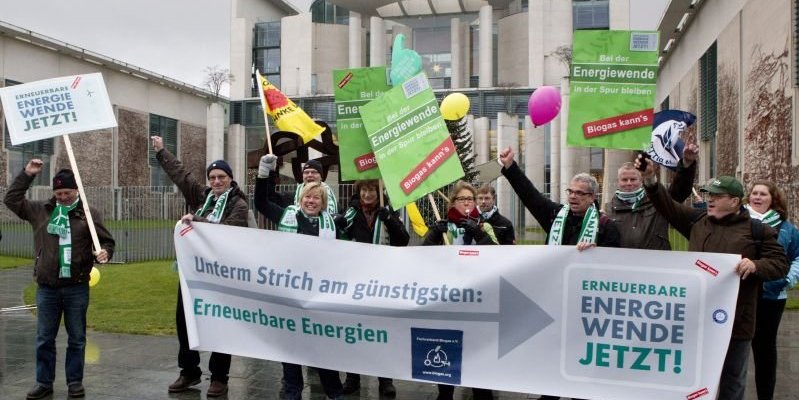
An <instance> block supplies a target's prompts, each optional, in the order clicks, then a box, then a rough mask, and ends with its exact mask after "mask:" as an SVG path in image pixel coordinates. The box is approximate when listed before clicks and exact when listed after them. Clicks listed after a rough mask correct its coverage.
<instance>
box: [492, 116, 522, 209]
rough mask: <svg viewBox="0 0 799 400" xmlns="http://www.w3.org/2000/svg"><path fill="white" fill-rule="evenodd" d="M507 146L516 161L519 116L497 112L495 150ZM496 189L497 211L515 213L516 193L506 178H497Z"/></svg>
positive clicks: (517, 158)
mask: <svg viewBox="0 0 799 400" xmlns="http://www.w3.org/2000/svg"><path fill="white" fill-rule="evenodd" d="M508 146H510V148H511V149H513V152H514V153H515V154H517V157H516V161H517V162H518V160H519V157H518V154H519V117H518V116H516V115H508V114H506V113H504V112H501V113H498V114H497V150H498V151H499V150H501V149H504V148H507V147H508ZM496 189H497V207H499V212H500V213H502V214H504V215H507V216H511V215H516V208H515V203H516V202H515V201H514V200H515V199H516V193H515V192H514V191H513V188H511V187H510V183H508V180H507V179H498V180H497V186H496Z"/></svg>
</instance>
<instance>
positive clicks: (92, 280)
mask: <svg viewBox="0 0 799 400" xmlns="http://www.w3.org/2000/svg"><path fill="white" fill-rule="evenodd" d="M97 282H100V270H99V269H97V267H92V272H90V273H89V287H94V286H95V285H97Z"/></svg>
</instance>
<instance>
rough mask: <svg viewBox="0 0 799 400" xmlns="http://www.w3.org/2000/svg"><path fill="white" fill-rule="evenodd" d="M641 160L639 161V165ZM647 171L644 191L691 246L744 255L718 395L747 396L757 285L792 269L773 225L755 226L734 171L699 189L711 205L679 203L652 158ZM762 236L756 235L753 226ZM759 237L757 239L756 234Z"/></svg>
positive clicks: (726, 396)
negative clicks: (660, 179)
mask: <svg viewBox="0 0 799 400" xmlns="http://www.w3.org/2000/svg"><path fill="white" fill-rule="evenodd" d="M638 162H639V161H636V164H637V163H638ZM645 162H646V163H647V167H646V170H645V171H644V173H643V177H644V187H645V188H646V194H647V196H649V198H650V199H651V200H652V203H654V205H655V209H656V210H658V212H659V213H661V214H662V215H663V216H664V217H665V218H666V220H668V221H669V223H670V224H671V225H672V226H673V227H674V228H675V229H677V230H678V231H679V232H680V233H682V234H683V235H684V236H685V237H687V238H688V250H690V251H703V252H712V253H728V254H740V255H741V261H740V262H738V264H737V265H736V266H735V272H736V273H737V274H738V275H739V276H740V277H741V281H740V286H739V289H738V300H737V305H736V308H735V319H734V320H733V324H732V337H731V338H730V345H729V347H728V349H727V356H726V357H725V359H724V367H723V369H722V371H721V382H720V383H719V394H718V398H719V399H725V400H726V399H743V398H744V389H745V388H746V368H747V362H748V358H749V347H750V345H751V342H752V337H754V333H755V311H756V310H757V298H758V289H759V288H760V286H762V284H763V282H764V281H769V280H772V279H779V278H782V277H784V276H785V275H786V274H787V272H788V261H787V259H786V258H785V252H784V251H783V249H782V246H780V244H779V243H778V242H777V231H775V230H774V229H772V228H771V227H770V226H768V225H765V224H762V226H759V227H755V226H753V222H752V219H751V218H750V217H749V212H748V211H746V209H744V208H743V207H741V206H742V205H743V203H742V200H743V197H744V190H743V185H741V182H739V181H738V180H737V179H735V178H734V177H731V176H720V177H718V178H714V179H711V180H710V181H708V183H707V184H706V185H704V186H703V187H702V189H701V192H703V193H705V197H706V200H707V210H700V209H695V208H691V207H688V206H685V205H682V204H679V203H677V202H675V201H674V200H672V198H671V197H670V196H669V194H668V192H667V191H666V189H665V188H664V187H663V185H661V184H659V183H658V182H657V177H656V176H655V171H654V166H653V164H652V161H651V160H645ZM756 228H757V229H758V230H759V231H761V230H762V235H757V234H755V233H754V232H755V229H756ZM758 236H760V238H759V239H758V238H757V237H758Z"/></svg>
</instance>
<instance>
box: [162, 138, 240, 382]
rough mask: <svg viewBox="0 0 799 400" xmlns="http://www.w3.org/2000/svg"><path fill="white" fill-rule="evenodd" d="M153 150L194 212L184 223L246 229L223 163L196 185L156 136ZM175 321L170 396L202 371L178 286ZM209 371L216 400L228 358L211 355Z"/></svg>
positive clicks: (216, 164) (236, 192)
mask: <svg viewBox="0 0 799 400" xmlns="http://www.w3.org/2000/svg"><path fill="white" fill-rule="evenodd" d="M152 141H153V149H154V150H155V151H156V154H155V158H156V159H157V160H158V162H159V163H160V164H161V168H163V169H164V171H165V172H166V173H167V175H169V179H171V180H172V182H174V183H175V185H177V187H178V189H180V192H181V193H182V194H183V198H184V199H186V205H188V206H189V207H190V208H191V209H194V210H197V211H195V212H194V213H192V214H186V215H184V216H183V217H182V218H181V220H182V221H183V222H184V223H191V221H198V222H210V223H212V224H225V225H234V226H247V216H248V207H247V200H245V197H244V194H243V193H241V191H240V190H239V187H238V184H236V182H235V181H234V180H233V171H232V170H231V168H230V166H229V165H228V163H227V162H225V161H224V160H217V161H214V162H212V163H211V165H209V166H208V169H207V171H206V173H207V178H208V185H209V186H204V185H202V184H200V183H199V182H197V180H196V179H195V178H194V176H192V175H191V173H189V171H188V170H186V168H185V167H184V166H183V163H181V162H180V161H179V160H178V159H177V158H176V157H175V156H174V155H173V154H172V153H170V152H169V150H167V149H165V148H164V141H163V139H162V138H161V137H160V136H153V137H152ZM175 320H176V324H177V331H178V342H179V343H180V350H179V352H178V367H180V376H179V377H178V379H177V380H175V382H174V383H172V384H171V385H169V392H170V393H178V392H184V391H186V390H188V389H189V388H190V387H191V386H194V385H197V384H199V383H200V380H201V378H202V370H201V369H200V353H199V352H198V351H195V350H191V349H189V337H188V333H187V332H186V316H185V313H184V312H183V296H182V294H181V292H180V286H178V305H177V309H176V310H175ZM208 369H209V370H210V371H211V385H210V386H209V387H208V393H207V395H208V397H219V396H222V395H223V394H225V393H227V391H228V386H227V382H228V372H230V354H223V353H217V352H213V353H211V359H210V360H209V361H208Z"/></svg>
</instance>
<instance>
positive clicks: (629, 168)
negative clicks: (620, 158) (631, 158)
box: [617, 162, 641, 175]
mask: <svg viewBox="0 0 799 400" xmlns="http://www.w3.org/2000/svg"><path fill="white" fill-rule="evenodd" d="M621 171H635V172H638V175H641V171H639V170H638V168H635V164H633V163H631V162H626V163H624V164H622V165H621V167H619V171H618V172H617V174H621Z"/></svg>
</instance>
